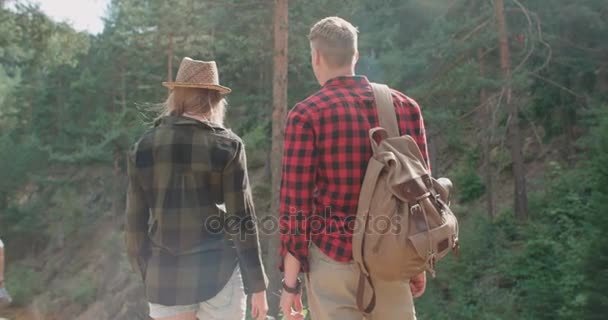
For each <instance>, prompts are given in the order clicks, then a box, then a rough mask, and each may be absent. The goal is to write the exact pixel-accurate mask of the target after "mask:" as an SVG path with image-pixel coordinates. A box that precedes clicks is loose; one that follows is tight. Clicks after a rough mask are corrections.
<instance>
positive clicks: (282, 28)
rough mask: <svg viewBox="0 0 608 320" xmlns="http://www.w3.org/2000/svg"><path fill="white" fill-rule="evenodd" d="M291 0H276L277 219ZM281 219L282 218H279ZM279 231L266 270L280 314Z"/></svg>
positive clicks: (274, 146)
mask: <svg viewBox="0 0 608 320" xmlns="http://www.w3.org/2000/svg"><path fill="white" fill-rule="evenodd" d="M287 19H288V0H275V2H274V77H273V85H272V99H273V108H272V109H273V110H272V151H271V153H272V156H271V171H272V203H271V207H270V209H271V210H270V212H271V213H270V214H272V215H274V218H275V220H276V219H277V218H278V217H279V200H280V198H279V195H280V184H281V170H282V163H281V162H282V155H283V136H284V128H285V114H286V112H287V37H288V24H287V23H288V22H287V21H288V20H287ZM276 221H278V220H276ZM278 247H279V233H278V229H277V232H273V234H271V235H270V236H269V237H268V257H267V258H266V270H268V277H269V280H270V288H269V291H270V294H269V295H268V298H269V305H270V311H269V314H270V315H271V316H274V317H277V316H278V313H279V310H278V305H279V303H278V302H279V301H278V300H279V299H278V296H277V295H275V294H273V293H278V292H279V291H280V286H279V284H280V280H279V278H280V274H279V272H278V270H277V265H278V264H279V261H278V259H279V253H278V252H279V250H278Z"/></svg>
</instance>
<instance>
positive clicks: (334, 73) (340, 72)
mask: <svg viewBox="0 0 608 320" xmlns="http://www.w3.org/2000/svg"><path fill="white" fill-rule="evenodd" d="M354 75H355V68H354V67H348V68H343V69H336V70H330V71H328V72H327V74H326V75H325V80H324V81H323V85H325V83H327V81H329V80H331V79H333V78H337V77H352V76H354Z"/></svg>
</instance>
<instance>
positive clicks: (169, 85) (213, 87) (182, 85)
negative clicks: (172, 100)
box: [163, 82, 232, 94]
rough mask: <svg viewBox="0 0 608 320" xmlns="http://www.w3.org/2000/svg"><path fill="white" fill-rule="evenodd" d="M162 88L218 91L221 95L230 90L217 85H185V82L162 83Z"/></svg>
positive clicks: (230, 90)
mask: <svg viewBox="0 0 608 320" xmlns="http://www.w3.org/2000/svg"><path fill="white" fill-rule="evenodd" d="M163 86H165V87H167V88H169V89H173V88H178V87H179V88H200V89H209V90H216V91H219V93H221V94H229V93H230V92H232V89H230V88H228V87H224V86H220V85H218V84H204V83H187V82H163Z"/></svg>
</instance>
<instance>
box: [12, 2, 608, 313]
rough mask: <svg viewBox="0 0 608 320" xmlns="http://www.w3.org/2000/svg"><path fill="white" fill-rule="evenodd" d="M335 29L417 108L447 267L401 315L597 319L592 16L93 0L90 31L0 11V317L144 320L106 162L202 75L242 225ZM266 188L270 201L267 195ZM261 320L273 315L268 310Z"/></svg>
mask: <svg viewBox="0 0 608 320" xmlns="http://www.w3.org/2000/svg"><path fill="white" fill-rule="evenodd" d="M331 15H338V16H341V17H343V18H346V19H348V20H350V21H351V22H353V24H355V25H356V26H357V27H358V28H359V31H360V43H359V47H360V56H361V59H360V61H359V64H358V68H357V72H358V73H360V74H364V75H367V76H368V77H369V78H370V80H372V81H376V82H383V83H387V84H389V85H390V86H392V87H393V88H395V89H398V90H400V91H403V92H405V93H406V94H408V95H410V96H411V97H413V98H415V99H416V100H417V101H418V102H419V103H420V105H421V106H422V110H423V115H424V117H425V122H426V126H427V135H428V139H429V145H430V151H431V161H432V164H433V169H434V174H435V175H436V176H448V177H451V178H452V180H454V183H455V186H456V194H455V199H454V202H455V204H454V211H455V212H456V214H457V215H458V217H459V219H460V221H461V231H460V232H461V254H460V257H459V258H458V259H455V258H453V257H450V258H447V259H446V261H445V262H443V263H441V265H440V266H439V268H438V276H437V278H436V279H432V280H431V279H429V284H428V290H427V293H426V294H425V295H424V296H423V297H422V298H420V299H418V300H417V302H416V304H417V310H418V314H419V318H420V319H438V320H441V319H604V318H605V315H606V314H608V250H607V249H606V248H607V246H608V237H606V236H605V230H608V169H607V168H608V167H607V166H606V163H608V140H606V139H605V137H606V136H608V41H607V39H608V5H607V3H606V1H605V0H578V1H566V0H504V1H503V0H493V1H492V0H381V1H379V0H377V1H365V0H306V1H305V0H292V1H289V2H288V1H287V0H274V1H273V0H225V1H219V0H197V1H195V0H174V1H163V0H112V1H110V4H109V7H108V10H107V14H106V17H105V21H104V24H105V25H104V30H103V32H101V33H100V34H97V35H91V34H88V33H86V32H78V31H75V30H74V29H73V28H72V27H71V26H70V25H68V24H66V23H59V22H55V21H53V20H52V19H50V18H49V17H48V16H46V15H45V14H44V13H43V12H42V11H41V10H40V8H38V7H37V6H35V5H30V4H27V3H26V2H22V1H7V0H2V1H0V163H1V166H0V236H1V237H2V238H3V240H4V241H5V242H6V244H7V253H8V262H9V263H8V266H7V267H8V274H7V281H8V284H7V286H8V288H9V290H10V291H11V292H12V293H13V295H14V298H15V302H16V303H15V306H13V307H12V308H10V309H8V310H4V311H0V316H5V317H9V318H11V319H20V320H26V319H102V320H103V319H113V320H114V319H129V320H132V319H146V305H145V303H144V300H143V293H142V289H141V285H140V284H139V282H138V280H137V278H136V276H135V275H134V274H133V273H132V272H131V271H130V269H129V266H128V262H127V259H126V256H125V250H124V245H123V216H124V203H125V189H126V179H125V159H124V156H125V154H126V151H127V150H128V148H129V147H130V145H131V144H132V143H133V142H134V141H135V139H136V138H137V137H138V135H139V134H141V133H142V132H143V130H145V128H147V127H148V126H149V123H150V121H151V119H152V118H153V117H154V114H153V113H151V112H150V108H149V106H150V104H153V103H159V102H162V101H163V100H164V99H165V98H166V96H167V91H166V89H164V88H162V87H161V86H160V83H161V82H162V81H164V80H166V79H171V78H172V77H173V76H174V74H175V72H176V70H177V67H178V65H179V62H180V60H181V58H182V57H184V56H190V57H193V58H195V59H202V60H216V61H217V62H218V64H219V66H220V77H221V81H222V83H223V84H225V85H227V86H229V87H231V88H233V89H234V92H233V93H232V94H231V95H230V96H229V105H230V106H229V110H228V114H227V119H228V120H227V122H228V125H229V127H231V128H232V129H233V130H234V131H235V132H236V133H238V134H239V135H240V136H242V137H243V139H244V141H245V143H246V147H247V152H248V158H249V167H250V172H251V176H252V179H251V180H252V183H253V188H254V194H255V201H256V206H257V212H258V215H260V216H264V215H276V214H277V212H276V201H277V199H276V197H273V195H276V194H277V193H276V192H273V190H276V189H275V188H276V183H277V181H278V178H277V174H276V173H277V172H278V166H277V165H276V162H277V159H280V151H281V150H280V145H281V138H282V126H283V120H284V116H285V114H286V110H288V109H289V108H290V107H291V106H292V105H293V104H294V103H295V102H297V101H299V100H301V99H303V98H305V97H306V96H308V95H309V94H311V93H313V92H315V91H316V90H318V88H319V85H318V84H317V83H316V81H315V78H314V76H313V74H312V70H311V66H310V56H309V55H310V53H309V44H308V40H307V38H306V35H307V33H308V30H309V28H310V27H311V25H312V24H313V23H314V22H315V21H317V20H319V19H321V18H323V17H326V16H331ZM273 184H274V186H273ZM262 240H263V245H264V255H265V260H266V261H267V262H268V270H269V272H270V273H271V277H272V279H274V282H273V284H274V285H273V288H272V293H271V294H270V295H269V297H270V298H271V300H272V301H271V302H272V304H271V306H274V307H276V295H275V294H276V293H277V292H278V288H277V286H276V284H277V281H276V279H279V278H280V275H279V274H278V271H277V269H276V259H277V257H276V254H275V252H276V251H275V249H276V241H275V240H276V238H275V237H265V238H263V239H262ZM272 311H273V312H274V311H276V308H273V310H272Z"/></svg>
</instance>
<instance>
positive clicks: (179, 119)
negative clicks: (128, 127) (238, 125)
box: [156, 115, 226, 131]
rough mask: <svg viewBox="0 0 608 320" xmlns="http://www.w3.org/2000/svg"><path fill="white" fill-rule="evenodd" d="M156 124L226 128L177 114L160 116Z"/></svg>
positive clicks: (215, 128) (213, 128)
mask: <svg viewBox="0 0 608 320" xmlns="http://www.w3.org/2000/svg"><path fill="white" fill-rule="evenodd" d="M158 125H170V126H171V125H174V126H197V127H201V128H208V129H212V130H214V131H215V130H226V129H225V128H224V127H222V126H220V125H218V124H216V123H213V122H210V121H201V120H197V119H194V118H190V117H184V116H177V115H168V116H164V117H162V118H160V119H159V120H158V121H157V122H156V126H158Z"/></svg>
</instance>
